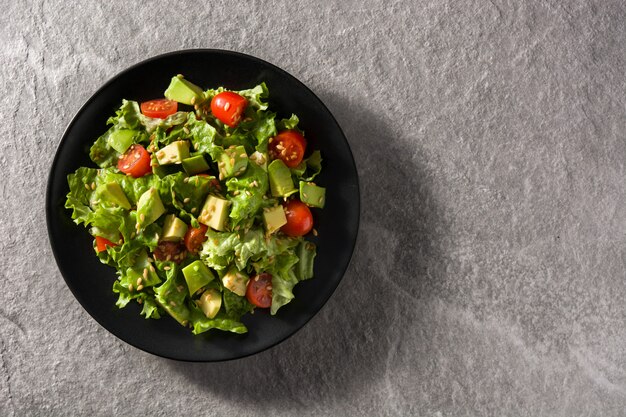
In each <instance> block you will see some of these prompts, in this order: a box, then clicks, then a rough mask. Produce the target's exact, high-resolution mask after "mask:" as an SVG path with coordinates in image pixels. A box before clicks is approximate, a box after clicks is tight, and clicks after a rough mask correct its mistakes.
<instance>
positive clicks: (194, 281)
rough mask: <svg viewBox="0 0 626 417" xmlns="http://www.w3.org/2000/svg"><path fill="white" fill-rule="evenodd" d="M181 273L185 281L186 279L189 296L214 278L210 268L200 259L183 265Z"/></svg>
mask: <svg viewBox="0 0 626 417" xmlns="http://www.w3.org/2000/svg"><path fill="white" fill-rule="evenodd" d="M183 275H184V276H185V281H187V289H188V290H189V295H190V296H192V295H194V294H195V293H196V291H198V290H199V289H200V288H202V287H204V286H205V285H207V284H208V283H209V282H211V281H213V279H214V278H215V277H214V276H213V273H212V272H211V270H210V269H209V268H208V267H207V266H206V265H205V264H204V262H202V261H200V260H197V261H194V262H192V263H190V264H189V265H187V266H186V267H184V268H183Z"/></svg>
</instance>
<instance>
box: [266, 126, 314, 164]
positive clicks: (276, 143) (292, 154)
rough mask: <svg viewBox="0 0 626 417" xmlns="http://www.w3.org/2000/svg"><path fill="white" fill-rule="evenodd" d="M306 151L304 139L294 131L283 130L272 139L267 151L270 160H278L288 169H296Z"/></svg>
mask: <svg viewBox="0 0 626 417" xmlns="http://www.w3.org/2000/svg"><path fill="white" fill-rule="evenodd" d="M305 149H306V139H304V136H302V134H300V132H298V131H296V130H284V131H282V132H280V133H279V134H278V135H276V136H274V138H272V141H271V143H270V144H269V147H268V151H269V154H270V158H272V159H280V160H282V161H283V162H284V163H285V165H287V166H288V167H289V168H295V167H297V166H298V165H299V164H300V162H302V158H304V151H305Z"/></svg>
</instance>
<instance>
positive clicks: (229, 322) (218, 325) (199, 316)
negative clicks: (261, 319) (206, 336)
mask: <svg viewBox="0 0 626 417" xmlns="http://www.w3.org/2000/svg"><path fill="white" fill-rule="evenodd" d="M189 307H190V311H191V320H190V321H191V325H192V326H193V333H194V334H200V333H204V332H206V331H208V330H211V329H219V330H223V331H227V332H233V333H239V334H241V333H247V332H248V328H247V327H246V326H245V325H244V324H243V323H241V322H240V321H239V320H237V319H233V318H231V317H228V315H227V314H225V312H224V311H222V310H220V312H219V313H217V316H215V317H214V318H212V319H210V318H207V316H205V315H204V313H203V312H202V310H201V309H200V308H199V307H198V306H197V305H196V304H195V303H190V306H189Z"/></svg>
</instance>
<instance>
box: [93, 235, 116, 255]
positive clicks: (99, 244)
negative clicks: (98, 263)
mask: <svg viewBox="0 0 626 417" xmlns="http://www.w3.org/2000/svg"><path fill="white" fill-rule="evenodd" d="M107 246H110V247H112V248H113V247H115V246H117V243H113V242H111V241H110V240H109V239H107V238H104V237H102V236H96V250H97V251H98V252H103V251H105V250H107Z"/></svg>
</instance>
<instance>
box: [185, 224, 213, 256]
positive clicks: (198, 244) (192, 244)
mask: <svg viewBox="0 0 626 417" xmlns="http://www.w3.org/2000/svg"><path fill="white" fill-rule="evenodd" d="M208 229H209V228H208V227H207V226H206V225H204V224H200V227H189V228H188V229H187V233H185V238H184V239H183V240H184V242H185V247H186V248H187V250H188V251H189V252H191V253H197V252H198V251H200V249H201V248H202V243H203V242H204V241H205V240H206V231H207V230H208Z"/></svg>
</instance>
